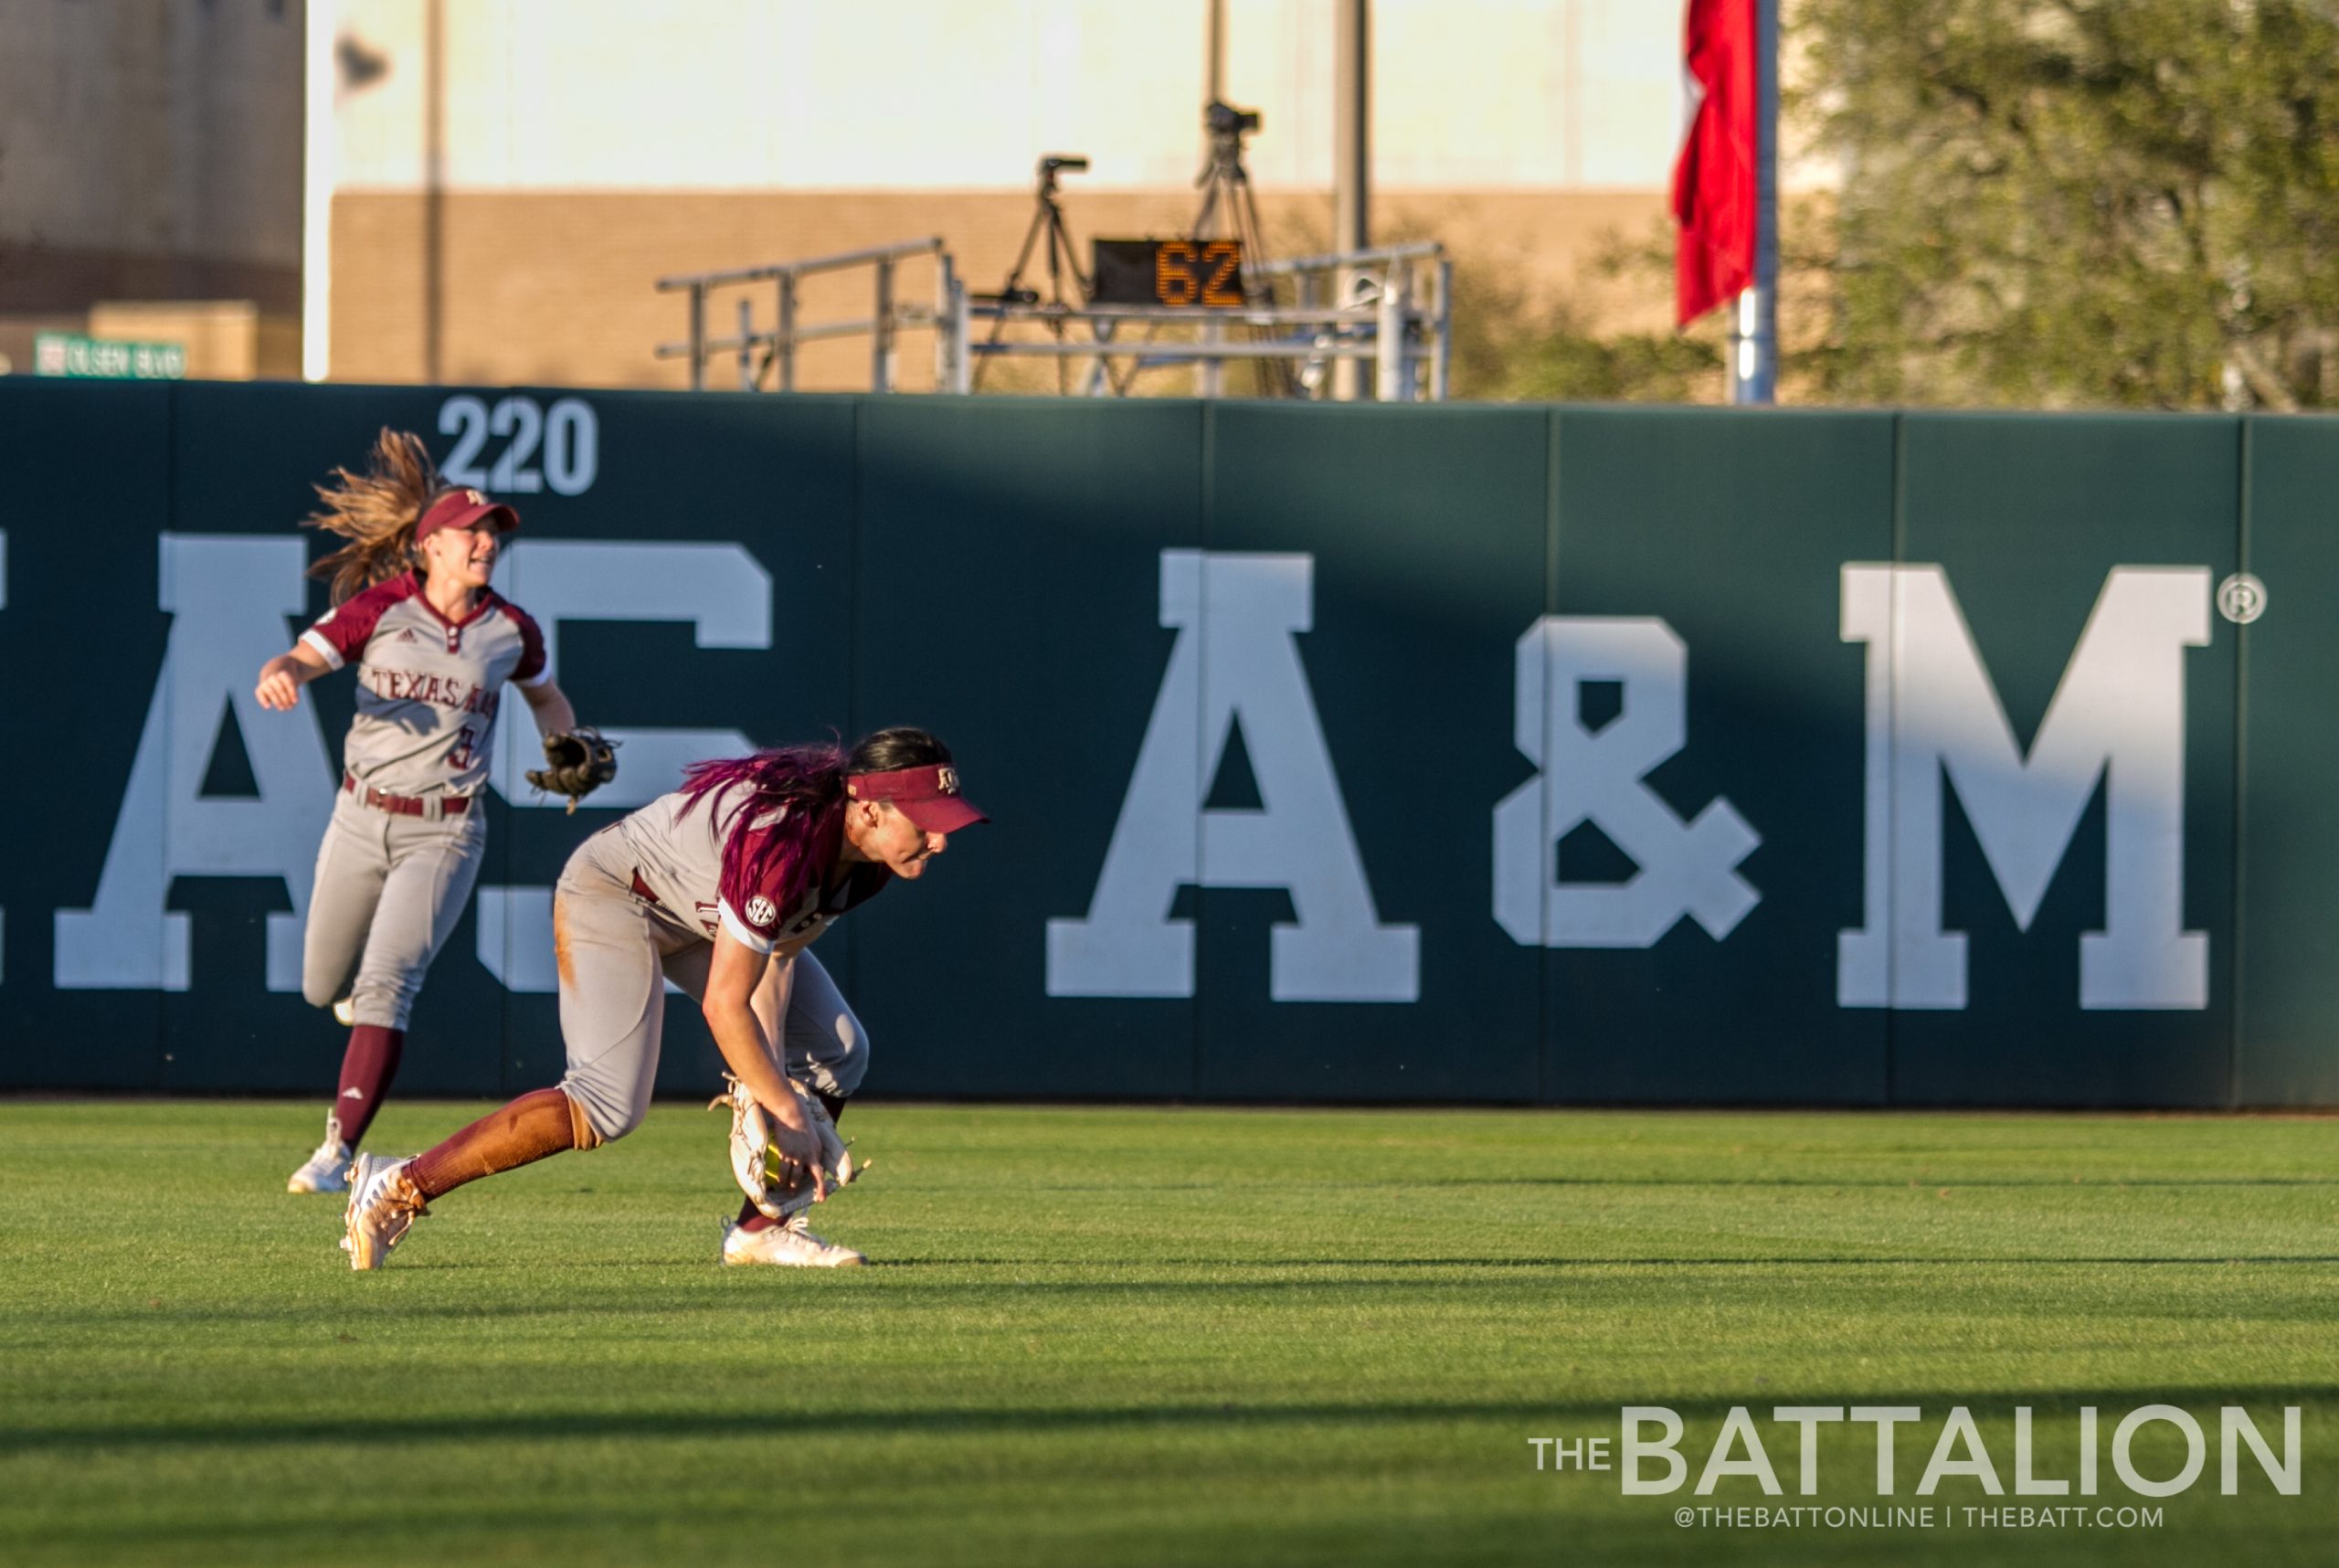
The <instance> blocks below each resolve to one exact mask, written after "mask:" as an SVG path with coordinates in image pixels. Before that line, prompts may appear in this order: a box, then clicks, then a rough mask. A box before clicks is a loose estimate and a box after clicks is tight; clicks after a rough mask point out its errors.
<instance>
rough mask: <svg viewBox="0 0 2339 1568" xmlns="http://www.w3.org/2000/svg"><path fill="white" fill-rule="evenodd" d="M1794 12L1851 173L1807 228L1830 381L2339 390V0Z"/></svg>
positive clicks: (1798, 46) (1887, 385)
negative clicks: (1820, 287) (1820, 292)
mask: <svg viewBox="0 0 2339 1568" xmlns="http://www.w3.org/2000/svg"><path fill="white" fill-rule="evenodd" d="M1787 26H1788V34H1789V40H1788V48H1789V50H1790V61H1791V62H1792V63H1790V64H1789V65H1788V67H1787V69H1785V70H1784V71H1783V74H1785V75H1787V76H1788V77H1789V79H1791V80H1799V81H1800V82H1801V83H1802V84H1803V86H1802V90H1800V91H1798V92H1792V93H1791V94H1790V98H1789V110H1790V112H1791V114H1792V116H1793V117H1794V125H1795V126H1796V127H1797V128H1799V129H1801V130H1803V131H1805V132H1807V133H1809V134H1810V135H1811V136H1812V137H1813V138H1814V140H1815V144H1816V146H1817V147H1818V148H1819V149H1820V150H1821V151H1822V152H1823V153H1826V154H1832V155H1834V156H1835V157H1836V158H1838V159H1839V160H1840V167H1841V169H1842V172H1843V183H1842V187H1841V191H1840V193H1839V195H1838V196H1837V197H1836V201H1835V202H1834V203H1833V204H1832V212H1826V213H1824V214H1823V215H1821V216H1818V217H1815V218H1814V220H1813V221H1812V222H1811V223H1810V224H1808V225H1807V226H1806V227H1805V228H1803V230H1802V232H1800V233H1798V232H1797V230H1796V228H1794V227H1791V226H1790V224H1783V225H1782V232H1783V237H1784V239H1785V241H1786V245H1785V249H1787V251H1788V257H1787V259H1786V260H1787V265H1788V266H1789V268H1790V272H1791V285H1790V286H1792V277H1793V275H1794V274H1795V273H1802V274H1804V275H1805V276H1806V277H1808V276H1809V275H1810V274H1812V272H1813V271H1814V270H1816V271H1817V272H1818V273H1820V274H1822V275H1824V276H1825V278H1826V294H1827V295H1828V305H1829V308H1828V310H1827V312H1826V322H1825V325H1824V328H1823V331H1822V334H1821V335H1822V339H1823V341H1821V342H1820V343H1818V344H1810V345H1807V348H1808V349H1809V350H1813V351H1815V352H1807V353H1806V354H1805V356H1804V364H1803V366H1801V368H1802V369H1803V370H1804V371H1805V373H1806V374H1807V375H1808V376H1810V377H1811V379H1812V381H1813V382H1814V383H1815V390H1816V391H1817V392H1818V394H1819V396H1820V397H1822V398H1824V399H1827V400H1836V399H1855V400H1861V401H1884V402H1906V403H1980V404H1997V403H2019V404H2024V405H2027V406H2047V407H2055V406H2072V405H2088V404H2094V405H2107V404H2108V405H2124V406H2132V407H2142V408H2203V407H2218V406H2223V407H2228V408H2246V407H2252V406H2256V407H2263V408H2276V409H2283V410H2289V409H2295V408H2302V407H2329V406H2339V0H1799V3H1795V4H1792V5H1791V6H1790V9H1789V11H1788V16H1787ZM1798 53H1799V54H1800V58H1799V59H1797V58H1794V57H1795V55H1796V54H1798ZM1814 210H1815V212H1817V211H1819V209H1814ZM1789 352H1790V355H1793V354H1794V344H1790V345H1789ZM1789 363H1790V366H1793V364H1794V361H1793V359H1792V358H1791V359H1790V361H1789Z"/></svg>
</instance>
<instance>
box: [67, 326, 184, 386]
mask: <svg viewBox="0 0 2339 1568" xmlns="http://www.w3.org/2000/svg"><path fill="white" fill-rule="evenodd" d="M33 374H34V375H35V376H80V377H84V378H89V377H97V378H101V379H106V380H114V381H177V380H180V379H182V378H183V377H185V375H186V345H185V344H183V343H122V342H117V341H113V340H111V339H107V338H101V337H83V336H81V335H80V334H78V333H69V332H44V333H37V334H34V336H33Z"/></svg>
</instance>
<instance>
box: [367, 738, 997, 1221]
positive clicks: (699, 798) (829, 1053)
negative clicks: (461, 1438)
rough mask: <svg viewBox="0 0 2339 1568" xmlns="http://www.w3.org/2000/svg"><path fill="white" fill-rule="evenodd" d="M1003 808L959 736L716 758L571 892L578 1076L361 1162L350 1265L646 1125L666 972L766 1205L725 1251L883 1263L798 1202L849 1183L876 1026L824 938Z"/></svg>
mask: <svg viewBox="0 0 2339 1568" xmlns="http://www.w3.org/2000/svg"><path fill="white" fill-rule="evenodd" d="M987 820H988V819H986V818H985V817H984V816H983V814H982V813H981V812H980V811H979V810H976V809H975V807H974V806H972V805H971V804H969V803H968V801H967V800H965V798H964V797H962V796H961V795H960V794H959V793H958V772H957V769H956V768H953V767H952V766H951V758H950V751H949V748H948V747H946V746H944V745H943V744H942V743H941V742H940V741H939V740H937V739H936V738H935V737H934V736H931V735H928V734H926V732H925V731H924V730H918V729H886V730H880V731H878V732H877V733H876V734H875V735H873V736H869V737H868V738H867V739H866V740H863V741H862V742H861V743H860V744H859V745H857V746H855V747H852V750H851V751H850V752H847V751H845V750H843V749H842V748H841V747H834V746H803V747H783V748H780V749H778V750H773V751H763V752H758V753H757V754H756V755H755V756H753V757H747V758H736V759H733V760H727V761H717V762H702V763H698V764H696V765H695V766H693V768H690V769H689V770H688V772H687V774H686V776H685V782H684V784H683V788H682V789H679V790H677V791H675V792H674V793H672V794H671V795H666V796H663V797H661V798H660V799H659V800H653V801H651V803H650V804H649V805H647V806H644V807H642V808H641V809H640V810H638V811H635V812H634V813H633V814H631V815H630V816H629V817H627V818H625V819H624V820H623V821H619V822H617V823H615V824H614V825H612V826H610V827H607V828H604V829H602V830H601V831H600V832H598V833H596V834H594V835H593V836H592V837H591V838H589V839H587V840H586V841H585V842H584V843H583V844H582V845H580V846H579V847H578V848H577V853H575V854H573V855H571V856H570V857H569V860H568V865H567V868H566V870H565V871H563V872H562V874H561V877H560V882H559V885H558V886H557V887H556V889H555V891H554V895H553V942H554V949H555V956H556V960H557V964H558V969H559V973H560V1029H561V1034H562V1036H563V1038H564V1040H565V1041H566V1045H567V1050H568V1070H567V1072H566V1074H565V1075H563V1076H562V1078H561V1080H560V1082H559V1084H558V1085H556V1086H554V1087H552V1088H548V1089H538V1090H536V1091H535V1092H534V1093H533V1094H527V1095H523V1096H521V1097H519V1098H518V1099H516V1100H513V1102H512V1103H511V1104H510V1105H507V1106H505V1107H503V1109H501V1110H499V1111H496V1112H494V1113H493V1114H492V1115H490V1116H488V1117H485V1118H482V1119H481V1120H479V1121H475V1122H473V1123H472V1124H471V1126H469V1127H467V1128H463V1129H462V1130H461V1131H460V1132H458V1133H456V1134H455V1135H454V1136H453V1137H452V1138H450V1139H447V1140H446V1141H445V1142H444V1143H441V1144H439V1146H438V1147H437V1148H435V1149H431V1150H426V1151H424V1152H423V1153H421V1154H418V1155H416V1156H414V1157H413V1158H412V1159H409V1160H386V1159H381V1158H377V1157H376V1156H374V1155H361V1156H359V1157H358V1160H357V1161H356V1165H355V1169H354V1170H353V1171H352V1172H351V1176H350V1194H349V1212H348V1220H347V1225H348V1229H347V1234H346V1235H345V1236H344V1238H343V1241H342V1245H343V1246H344V1248H345V1249H347V1251H348V1253H349V1261H350V1266H352V1267H355V1268H379V1267H381V1266H382V1264H383V1262H384V1261H385V1260H386V1258H387V1257H388V1256H389V1252H390V1249H391V1248H392V1247H393V1246H395V1245H397V1242H398V1240H399V1238H400V1237H402V1236H403V1235H405V1234H406V1232H407V1227H408V1226H409V1225H410V1224H413V1222H414V1220H415V1217H416V1216H417V1215H419V1214H422V1213H426V1212H427V1210H426V1209H425V1207H424V1205H425V1204H426V1203H428V1202H430V1201H431V1200H433V1199H436V1198H438V1197H439V1196H441V1195H443V1194H444V1193H447V1192H451V1191H453V1190H454V1189H455V1188H457V1187H459V1186H460V1185H462V1184H463V1183H464V1182H466V1181H475V1180H477V1179H478V1178H480V1177H482V1176H491V1175H493V1174H494V1173H496V1172H497V1171H509V1170H512V1169H513V1167H515V1166H520V1165H525V1164H528V1163H530V1162H531V1161H534V1160H542V1159H544V1158H545V1156H547V1155H551V1154H557V1153H559V1152H560V1151H561V1150H566V1149H594V1148H598V1146H599V1145H601V1144H603V1143H606V1142H608V1141H609V1140H610V1139H616V1138H622V1137H624V1136H625V1135H626V1134H627V1133H629V1132H630V1131H632V1130H633V1128H635V1127H637V1126H639V1125H640V1121H641V1118H642V1116H643V1114H644V1113H645V1112H646V1111H647V1110H648V1109H649V1108H650V1093H651V1086H652V1084H653V1083H654V1082H655V1080H656V1077H657V1072H658V1044H659V1034H660V1030H661V1024H662V1022H663V1021H664V1017H665V999H664V995H663V992H662V989H661V980H672V982H673V983H674V984H675V985H676V986H678V987H679V988H681V989H682V990H683V991H686V992H687V993H689V994H690V995H691V996H693V998H695V999H697V1001H698V1002H699V1004H700V1007H701V1009H702V1010H703V1011H704V1014H705V1017H706V1022H707V1027H708V1028H709V1029H710V1030H712V1031H713V1032H714V1043H715V1044H716V1046H717V1047H718V1048H720V1050H721V1051H722V1053H723V1059H724V1061H725V1063H726V1064H728V1065H729V1067H730V1071H731V1075H732V1077H733V1079H734V1088H733V1090H732V1093H731V1095H730V1097H729V1098H730V1101H731V1106H732V1109H733V1160H732V1165H733V1171H734V1174H735V1175H736V1176H737V1177H738V1179H739V1182H740V1185H741V1186H742V1187H743V1188H744V1189H745V1190H746V1192H747V1193H748V1201H747V1202H746V1204H745V1205H744V1206H743V1207H742V1208H741V1210H740V1212H739V1217H738V1218H737V1219H736V1221H734V1222H732V1223H730V1224H726V1225H725V1228H724V1234H723V1246H722V1254H721V1256H722V1261H723V1262H725V1263H726V1264H754V1263H761V1264H782V1265H794V1266H812V1267H831V1268H832V1267H837V1266H843V1265H852V1264H858V1263H861V1262H863V1261H864V1260H863V1257H862V1255H861V1254H859V1253H858V1252H855V1251H853V1250H852V1249H851V1248H849V1247H842V1246H834V1245H830V1244H829V1243H828V1242H826V1241H823V1240H822V1239H821V1238H820V1236H818V1235H815V1234H813V1233H812V1232H811V1231H810V1229H809V1228H807V1226H806V1225H805V1224H804V1217H803V1213H802V1212H801V1211H802V1210H803V1208H804V1207H805V1206H806V1205H808V1204H810V1203H812V1202H819V1201H820V1199H821V1198H823V1197H824V1196H825V1195H826V1193H827V1191H828V1188H829V1186H830V1184H831V1182H832V1181H836V1180H840V1179H841V1180H850V1179H851V1176H852V1171H851V1166H850V1162H849V1160H847V1159H846V1158H845V1156H844V1154H843V1151H842V1148H841V1145H840V1144H839V1143H838V1142H837V1141H836V1137H835V1133H834V1130H833V1122H834V1118H836V1117H837V1116H840V1115H841V1114H842V1112H843V1109H844V1102H845V1100H846V1098H847V1097H849V1096H851V1095H852V1092H853V1090H854V1089H856V1088H857V1087H859V1086H860V1084H861V1080H862V1075H863V1073H864V1072H865V1071H866V1070H867V1067H868V1061H869V1044H868V1040H867V1038H866V1037H865V1036H864V1035H863V1033H862V1029H861V1022H860V1020H858V1019H857V1018H855V1017H854V1016H853V1012H852V1008H851V1007H850V1006H848V1005H847V1004H846V1002H845V1001H844V999H843V997H841V995H839V994H838V992H837V989H836V986H835V984H834V982H833V981H831V980H830V979H829V976H828V973H827V971H826V970H824V969H822V968H821V967H820V960H819V959H815V958H813V957H812V955H811V954H810V953H809V952H807V951H806V950H805V949H806V948H807V947H809V946H810V943H811V942H812V941H813V939H814V938H817V937H819V936H820V933H821V932H822V931H823V930H825V929H826V928H827V927H828V926H829V924H830V922H831V921H832V920H834V919H835V918H836V917H837V916H840V915H842V914H844V913H845V912H846V911H847V910H850V909H852V908H854V907H856V906H859V905H861V904H863V903H864V902H866V901H867V900H868V899H870V898H872V897H873V896H875V895H877V894H878V893H879V892H880V891H882V890H883V889H884V887H885V886H886V885H887V884H889V883H890V882H892V881H893V880H894V878H896V877H899V878H901V879H903V880H905V881H915V879H916V878H918V877H919V876H921V875H923V874H925V871H926V863H927V862H928V861H929V860H931V859H932V858H933V857H934V856H936V855H937V854H940V853H942V851H943V850H944V849H945V848H946V847H947V844H948V842H949V835H950V834H951V833H953V832H957V831H958V829H960V828H963V827H966V826H968V825H969V824H971V823H974V822H979V821H987ZM799 1085H800V1087H799ZM718 1103H720V1102H718ZM767 1149H768V1150H770V1151H772V1158H773V1160H775V1162H776V1163H777V1164H778V1167H779V1171H778V1174H777V1176H776V1177H775V1176H774V1175H773V1174H772V1173H771V1172H770V1171H768V1169H767V1164H766V1160H767Z"/></svg>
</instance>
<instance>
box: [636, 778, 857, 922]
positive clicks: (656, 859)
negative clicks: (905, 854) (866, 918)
mask: <svg viewBox="0 0 2339 1568" xmlns="http://www.w3.org/2000/svg"><path fill="white" fill-rule="evenodd" d="M748 804H749V801H748V797H747V795H746V791H745V790H744V789H741V788H740V787H737V786H733V787H731V788H728V789H718V790H716V791H714V793H713V794H712V795H711V796H709V797H707V798H705V799H704V800H700V801H699V802H698V803H697V804H696V805H695V806H693V805H692V804H691V800H690V797H689V796H688V795H686V794H684V793H683V792H682V791H680V790H677V791H675V792H674V793H673V794H671V795H661V796H660V797H659V798H658V799H657V800H652V801H651V802H650V804H648V805H647V806H644V807H642V808H641V809H640V810H638V811H635V812H633V813H632V814H631V815H630V816H628V817H626V818H625V819H624V820H623V821H619V822H618V823H617V824H616V825H615V826H613V827H610V828H608V829H605V830H603V831H604V832H607V833H608V834H609V836H610V837H611V838H614V839H616V840H618V841H619V842H620V843H622V844H623V845H624V847H625V852H626V854H627V855H628V856H630V858H631V860H632V862H633V864H632V868H631V891H632V893H633V895H634V896H635V897H637V898H639V899H641V900H642V901H643V902H644V903H647V904H649V905H651V906H653V907H654V908H655V909H656V910H657V912H658V916H659V918H660V919H661V921H662V922H663V923H665V924H667V925H669V926H670V927H673V928H675V929H677V930H679V931H681V932H682V933H683V934H686V935H689V936H693V937H698V938H701V939H702V940H710V941H711V940H713V938H714V934H715V932H716V931H717V930H726V931H728V932H730V933H731V935H732V938H734V939H735V940H736V941H737V942H739V943H740V944H741V945H742V946H743V947H746V948H751V949H753V950H754V951H756V952H758V953H768V952H770V951H771V950H772V948H774V947H776V946H778V944H779V943H781V942H784V941H790V940H793V939H795V938H801V937H817V936H819V935H820V932H821V931H823V930H825V929H826V928H827V927H828V925H829V923H830V922H831V921H832V920H834V919H835V918H836V917H837V916H840V915H842V914H843V913H844V912H845V911H847V910H849V909H851V908H852V907H853V906H856V905H859V904H862V903H864V902H866V901H867V900H869V899H870V898H873V897H874V896H875V895H877V893H878V892H879V891H880V890H882V889H883V888H884V885H886V883H888V882H890V881H892V880H893V875H892V874H891V873H890V872H888V871H886V869H885V868H884V866H882V865H870V864H866V863H855V864H853V865H852V866H851V867H850V868H849V869H848V871H847V874H845V876H844V877H843V878H842V880H841V881H840V882H839V883H838V885H836V886H835V887H834V888H833V889H829V890H825V891H824V890H823V889H822V888H820V886H819V885H817V884H816V885H814V886H812V887H810V889H808V890H806V891H805V892H804V893H803V894H802V895H800V896H799V897H798V898H797V899H795V900H794V901H793V902H792V904H791V906H790V907H788V908H786V909H783V908H781V907H780V906H779V903H778V900H779V898H780V897H781V896H782V894H781V890H780V887H779V885H778V868H777V867H770V866H767V867H765V868H764V869H763V871H762V872H761V873H760V874H758V872H757V862H758V861H759V860H763V859H765V858H766V857H765V856H764V854H763V853H762V852H763V851H764V849H765V847H766V846H767V844H768V843H769V842H770V839H771V835H772V832H773V830H774V829H775V828H777V827H778V825H779V822H780V820H781V818H782V817H783V816H784V815H785V814H786V813H785V811H784V810H771V811H765V812H761V813H758V814H757V815H754V816H752V817H750V816H749V815H748V814H747V813H748ZM598 836H599V835H598V834H597V835H596V837H598ZM606 858H607V857H606V856H605V859H606Z"/></svg>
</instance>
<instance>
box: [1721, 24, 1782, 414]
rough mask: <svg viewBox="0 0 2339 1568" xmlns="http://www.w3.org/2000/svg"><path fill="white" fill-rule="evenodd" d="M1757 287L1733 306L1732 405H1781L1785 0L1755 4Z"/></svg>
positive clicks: (1731, 330) (1745, 291) (1755, 223)
mask: <svg viewBox="0 0 2339 1568" xmlns="http://www.w3.org/2000/svg"><path fill="white" fill-rule="evenodd" d="M1754 74H1755V81H1756V98H1755V111H1754V136H1755V148H1756V152H1755V161H1754V162H1755V175H1754V179H1755V215H1756V216H1755V219H1754V286H1753V287H1752V288H1750V289H1745V290H1742V291H1740V293H1739V296H1738V298H1737V299H1736V300H1735V301H1734V302H1732V303H1733V306H1734V309H1733V310H1732V312H1731V314H1730V401H1731V402H1732V403H1775V402H1777V401H1778V388H1779V311H1778V293H1779V222H1778V219H1779V0H1754Z"/></svg>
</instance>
